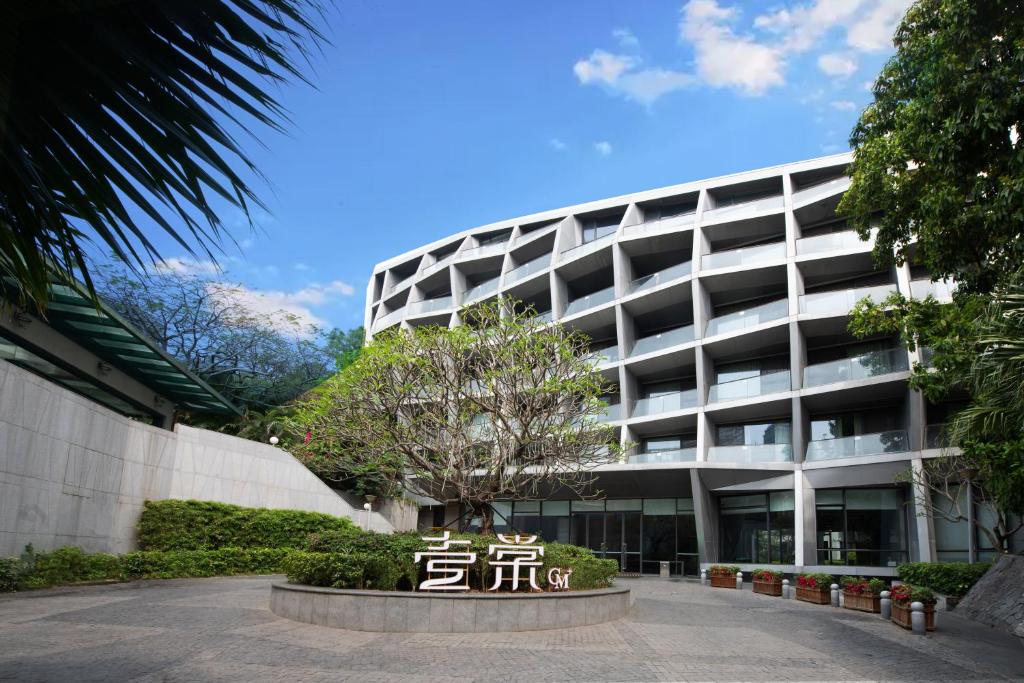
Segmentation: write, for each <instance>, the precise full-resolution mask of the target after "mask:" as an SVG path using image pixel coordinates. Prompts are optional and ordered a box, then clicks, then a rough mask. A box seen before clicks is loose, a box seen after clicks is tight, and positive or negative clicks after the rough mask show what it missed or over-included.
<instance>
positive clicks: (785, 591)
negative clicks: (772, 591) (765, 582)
mask: <svg viewBox="0 0 1024 683" xmlns="http://www.w3.org/2000/svg"><path fill="white" fill-rule="evenodd" d="M782 599H783V600H789V579H783V580H782Z"/></svg>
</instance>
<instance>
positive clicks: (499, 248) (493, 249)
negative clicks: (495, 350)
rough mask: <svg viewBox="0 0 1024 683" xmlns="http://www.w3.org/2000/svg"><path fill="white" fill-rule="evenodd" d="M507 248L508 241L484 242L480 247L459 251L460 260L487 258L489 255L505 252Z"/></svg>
mask: <svg viewBox="0 0 1024 683" xmlns="http://www.w3.org/2000/svg"><path fill="white" fill-rule="evenodd" d="M507 248H508V242H507V241H506V242H495V243H493V244H482V245H480V246H479V247H471V248H469V249H463V250H462V251H461V252H459V260H460V261H470V260H473V259H479V258H486V257H487V256H497V255H498V254H504V253H505V249H507Z"/></svg>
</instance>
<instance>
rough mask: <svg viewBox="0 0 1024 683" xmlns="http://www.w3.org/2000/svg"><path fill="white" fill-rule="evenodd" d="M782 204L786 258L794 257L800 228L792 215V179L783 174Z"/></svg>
mask: <svg viewBox="0 0 1024 683" xmlns="http://www.w3.org/2000/svg"><path fill="white" fill-rule="evenodd" d="M782 202H783V206H785V208H786V256H789V257H790V258H792V257H793V256H796V240H797V238H799V237H800V227H799V226H798V225H797V222H796V216H795V215H794V214H793V178H792V177H791V176H790V175H789V174H788V173H785V174H783V176H782Z"/></svg>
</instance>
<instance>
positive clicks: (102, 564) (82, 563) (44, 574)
mask: <svg viewBox="0 0 1024 683" xmlns="http://www.w3.org/2000/svg"><path fill="white" fill-rule="evenodd" d="M21 562H22V563H23V564H24V569H23V572H22V575H21V578H20V580H19V581H18V585H17V587H18V588H45V587H46V586H57V585H61V584H66V583H81V582H83V581H106V580H110V579H117V578H119V577H120V561H119V558H118V557H117V555H107V554H105V553H95V554H92V555H90V554H88V553H86V552H85V551H83V550H82V549H81V548H76V547H74V546H66V547H64V548H58V549H56V550H54V551H53V552H49V553H37V552H34V551H33V550H32V549H31V548H28V549H26V553H25V554H24V555H23V556H22V558H21Z"/></svg>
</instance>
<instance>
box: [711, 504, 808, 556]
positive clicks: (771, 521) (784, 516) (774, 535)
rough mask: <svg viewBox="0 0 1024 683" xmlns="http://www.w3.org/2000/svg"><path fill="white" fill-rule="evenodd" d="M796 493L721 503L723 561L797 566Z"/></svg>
mask: <svg viewBox="0 0 1024 683" xmlns="http://www.w3.org/2000/svg"><path fill="white" fill-rule="evenodd" d="M794 508H795V505H794V499H793V492H792V491H772V492H770V493H757V494H751V495H743V496H722V497H721V498H719V499H718V510H719V520H720V521H719V529H720V530H721V555H720V556H721V560H722V561H723V562H740V563H752V564H793V562H795V561H796V546H795V543H794V534H793V529H794V526H793V511H794Z"/></svg>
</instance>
